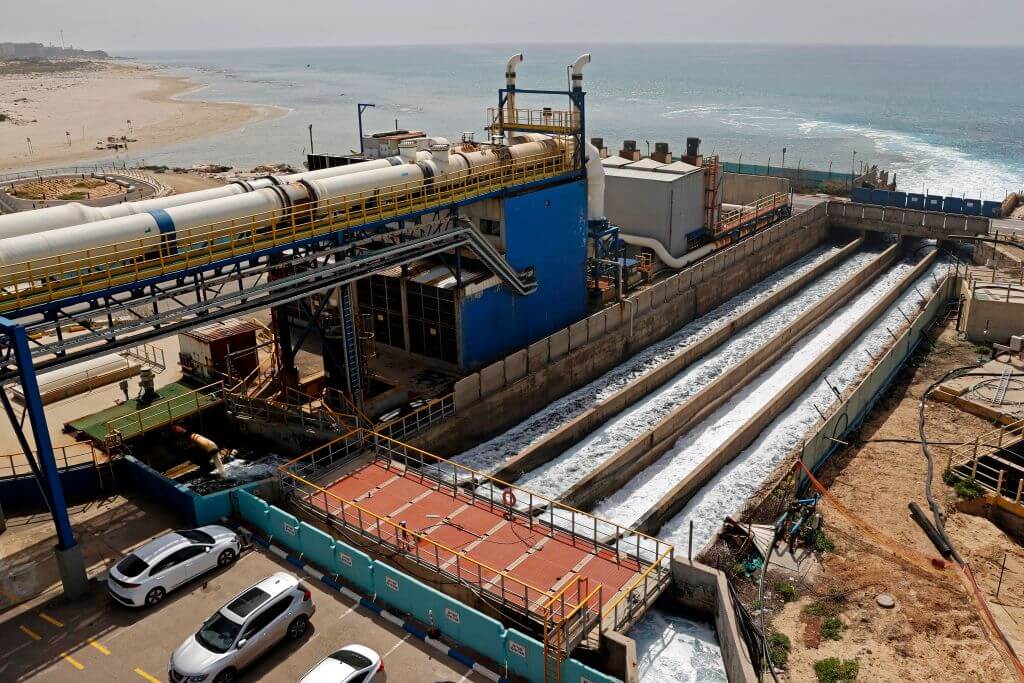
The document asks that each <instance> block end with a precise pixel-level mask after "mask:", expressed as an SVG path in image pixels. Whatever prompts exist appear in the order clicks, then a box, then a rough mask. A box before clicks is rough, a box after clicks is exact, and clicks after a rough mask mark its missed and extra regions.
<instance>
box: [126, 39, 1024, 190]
mask: <svg viewBox="0 0 1024 683" xmlns="http://www.w3.org/2000/svg"><path fill="white" fill-rule="evenodd" d="M519 51H522V52H523V53H524V55H525V62H524V63H523V64H522V65H521V66H520V68H519V80H518V87H519V88H522V89H526V88H529V89H538V90H544V89H548V90H565V89H566V86H567V69H566V67H567V65H568V64H570V63H571V62H572V61H573V60H574V59H575V58H576V57H577V56H578V55H579V54H581V53H583V52H590V53H591V54H592V56H593V61H592V63H591V64H590V65H589V66H588V67H586V69H585V89H586V92H587V95H586V132H587V136H588V137H603V138H604V139H605V141H606V145H607V147H608V148H609V151H610V152H611V153H613V154H614V153H615V152H616V151H617V150H618V149H619V148H620V147H621V142H622V140H624V139H631V140H636V141H637V143H638V146H639V148H640V149H641V150H643V151H646V149H647V144H648V143H650V145H651V148H652V149H653V146H654V143H655V142H668V143H669V145H670V148H671V149H672V151H673V152H674V153H676V154H679V153H681V152H682V151H683V148H684V141H685V139H686V138H687V137H690V136H694V137H699V138H701V140H702V141H703V143H702V151H703V152H704V153H705V154H718V155H719V156H720V157H721V158H722V159H723V160H724V161H733V162H736V161H739V162H741V163H743V164H758V165H769V166H776V167H777V166H779V165H781V164H782V163H783V157H784V158H785V165H786V166H790V167H797V166H799V167H801V168H815V169H820V170H829V169H830V168H831V170H833V171H835V172H847V173H848V172H850V171H851V169H853V168H857V169H859V168H860V166H861V164H863V163H867V164H872V165H878V166H879V167H881V168H885V169H889V170H890V171H892V172H893V173H895V174H896V181H897V185H898V187H899V188H900V189H904V190H907V191H913V192H917V191H928V192H932V193H940V194H952V195H966V196H970V197H981V198H985V199H1002V198H1003V197H1004V196H1005V195H1006V194H1007V193H1008V192H1010V191H1016V190H1019V189H1021V188H1022V186H1024V87H1021V84H1020V83H1019V82H1018V81H1017V80H1015V79H1014V78H1013V74H1020V73H1024V48H1013V47H1010V48H981V47H979V48H959V47H958V48H946V47H898V46H894V47H878V46H871V47H856V46H769V45H738V44H734V45H693V44H674V45H658V44H636V45H626V44H614V45H600V44H597V45H520V46H514V45H463V46H459V45H444V46H426V45H419V46H386V47H315V48H291V49H258V50H256V49H235V50H203V51H198V50H196V51H175V52H139V53H135V54H130V55H125V56H128V57H132V58H135V59H137V60H139V61H142V62H145V63H149V64H153V65H155V66H157V67H159V68H160V69H163V70H165V71H166V72H167V73H171V74H176V75H183V76H189V77H192V78H193V79H195V81H196V82H197V83H201V84H203V85H202V86H201V87H199V88H197V89H196V90H194V91H191V92H189V93H187V94H185V95H182V96H181V97H182V99H186V100H188V99H196V100H219V101H233V102H245V103H253V104H272V105H278V106H281V107H285V108H287V110H288V114H287V115H286V116H284V117H282V118H278V119H275V120H272V121H267V122H263V123H258V124H253V125H250V126H247V127H246V128H244V129H242V130H237V131H233V132H230V133H226V134H223V135H218V136H216V137H210V138H204V139H201V140H196V141H191V142H186V143H182V144H178V145H175V146H172V147H167V148H164V149H160V150H150V151H147V152H146V153H145V154H144V155H143V156H144V159H145V162H146V163H153V164H166V165H170V166H188V165H192V164H198V163H223V164H227V165H231V166H234V167H236V168H240V169H245V168H248V167H252V166H255V165H257V164H262V163H278V162H284V163H290V164H292V165H295V166H299V165H301V163H302V161H303V160H304V159H305V157H304V155H305V153H307V152H309V151H310V149H313V150H314V151H316V152H318V153H334V154H343V153H348V152H350V151H351V150H357V149H358V148H359V136H358V126H357V118H356V108H357V104H359V103H367V104H373V105H374V106H373V107H372V108H368V109H366V112H365V114H364V116H363V119H364V122H363V125H364V128H365V129H366V130H367V131H380V130H388V129H393V128H395V127H396V124H397V127H400V128H408V129H418V130H424V131H426V132H427V133H428V134H431V135H440V136H444V137H448V138H450V139H458V138H459V136H460V135H461V133H462V132H464V131H474V132H475V133H476V135H477V136H478V137H477V139H482V138H483V135H484V133H483V129H484V126H485V125H486V124H487V120H488V119H487V109H488V108H489V107H494V106H496V104H497V99H498V92H497V91H498V88H500V87H502V86H503V85H504V71H505V62H506V60H507V59H508V57H509V56H510V55H511V54H513V53H515V52H519ZM518 102H519V105H520V106H526V107H538V108H539V107H544V106H552V107H555V108H558V107H564V106H567V102H566V99H565V98H561V97H559V96H551V95H520V96H519V100H518ZM310 126H312V131H310V128H309V127H310ZM783 150H785V152H783ZM133 160H137V159H135V158H133Z"/></svg>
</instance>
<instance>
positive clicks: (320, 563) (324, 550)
mask: <svg viewBox="0 0 1024 683" xmlns="http://www.w3.org/2000/svg"><path fill="white" fill-rule="evenodd" d="M299 548H300V549H301V551H302V559H304V560H306V561H307V562H311V563H312V564H314V565H315V566H317V567H319V568H320V569H323V570H325V571H328V572H329V571H330V570H331V567H332V566H333V564H334V539H333V538H331V537H330V536H328V535H327V534H325V533H324V532H322V531H320V530H319V529H317V528H316V527H314V526H310V525H308V524H306V523H305V522H302V523H301V524H300V525H299Z"/></svg>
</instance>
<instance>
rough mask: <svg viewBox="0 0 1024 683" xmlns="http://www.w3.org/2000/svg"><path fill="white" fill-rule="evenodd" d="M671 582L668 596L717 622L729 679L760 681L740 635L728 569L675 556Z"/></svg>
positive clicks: (733, 682) (749, 682) (734, 681)
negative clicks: (722, 570)
mask: <svg viewBox="0 0 1024 683" xmlns="http://www.w3.org/2000/svg"><path fill="white" fill-rule="evenodd" d="M672 582H673V587H672V589H671V590H670V591H669V592H668V594H667V595H668V596H670V597H671V598H672V599H673V600H674V601H675V602H676V603H678V604H679V605H680V606H682V607H683V608H684V609H685V610H692V611H694V612H697V613H698V614H701V615H704V616H705V617H707V619H708V620H710V621H713V622H714V624H715V632H716V633H717V635H718V645H719V647H720V648H721V651H722V662H723V664H725V675H726V676H727V677H728V679H729V683H754V682H755V681H757V680H758V676H757V673H756V672H755V671H754V666H753V664H752V663H751V661H750V653H749V652H748V651H747V645H746V642H745V641H744V640H743V637H742V636H741V635H740V629H739V624H738V623H737V619H736V608H735V606H734V605H733V601H732V594H731V593H730V592H729V580H728V579H727V578H726V576H725V573H724V572H720V571H718V570H717V569H714V568H712V567H709V566H707V565H705V564H701V563H700V562H693V561H690V560H687V559H679V558H675V559H673V560H672Z"/></svg>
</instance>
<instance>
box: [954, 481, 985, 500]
mask: <svg viewBox="0 0 1024 683" xmlns="http://www.w3.org/2000/svg"><path fill="white" fill-rule="evenodd" d="M953 490H954V491H956V495H958V496H960V497H961V498H966V499H967V500H974V499H975V498H981V497H982V496H983V495H985V489H983V488H981V484H979V483H978V482H976V481H975V480H974V479H973V478H968V479H961V480H960V481H958V482H957V483H956V484H954V485H953Z"/></svg>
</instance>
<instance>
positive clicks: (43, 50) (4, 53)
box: [0, 43, 110, 59]
mask: <svg viewBox="0 0 1024 683" xmlns="http://www.w3.org/2000/svg"><path fill="white" fill-rule="evenodd" d="M109 56H110V55H108V54H107V53H106V52H104V51H103V50H79V49H77V48H74V47H59V46H56V45H43V44H42V43H0V59H47V58H60V57H90V58H93V59H106V58H107V57H109Z"/></svg>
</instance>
